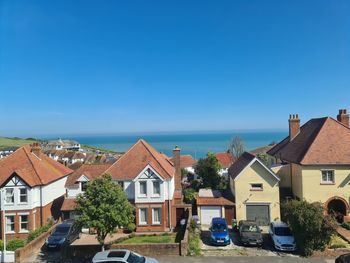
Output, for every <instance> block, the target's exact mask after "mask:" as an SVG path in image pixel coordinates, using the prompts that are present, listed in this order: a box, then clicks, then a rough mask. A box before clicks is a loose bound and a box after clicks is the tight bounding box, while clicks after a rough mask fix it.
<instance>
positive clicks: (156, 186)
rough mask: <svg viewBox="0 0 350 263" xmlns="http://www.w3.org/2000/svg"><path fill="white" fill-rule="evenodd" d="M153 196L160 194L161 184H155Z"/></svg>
mask: <svg viewBox="0 0 350 263" xmlns="http://www.w3.org/2000/svg"><path fill="white" fill-rule="evenodd" d="M153 194H156V195H159V194H160V184H159V182H153Z"/></svg>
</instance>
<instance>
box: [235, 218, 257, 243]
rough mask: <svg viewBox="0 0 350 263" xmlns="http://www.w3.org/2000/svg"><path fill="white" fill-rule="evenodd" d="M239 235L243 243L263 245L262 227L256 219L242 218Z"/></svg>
mask: <svg viewBox="0 0 350 263" xmlns="http://www.w3.org/2000/svg"><path fill="white" fill-rule="evenodd" d="M238 230H239V237H240V239H241V242H242V244H243V245H245V246H247V245H249V246H259V247H260V246H262V244H263V237H262V234H261V229H260V228H259V226H258V225H257V224H256V223H255V222H254V221H246V220H242V221H240V222H239V226H238Z"/></svg>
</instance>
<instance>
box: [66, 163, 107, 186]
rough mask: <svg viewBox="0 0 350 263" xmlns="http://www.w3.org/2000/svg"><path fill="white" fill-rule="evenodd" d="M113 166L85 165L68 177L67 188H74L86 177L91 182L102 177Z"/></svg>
mask: <svg viewBox="0 0 350 263" xmlns="http://www.w3.org/2000/svg"><path fill="white" fill-rule="evenodd" d="M110 166H111V165H110V164H83V165H82V166H80V167H79V168H78V169H77V170H76V171H74V172H73V173H72V174H71V175H70V176H68V179H67V182H66V187H72V186H74V184H75V183H76V181H77V180H78V179H79V178H80V177H81V176H82V175H85V176H86V177H87V178H89V180H90V181H92V180H93V179H95V178H96V177H98V176H100V175H102V174H103V173H104V172H105V171H106V170H107V169H108V168H109V167H110Z"/></svg>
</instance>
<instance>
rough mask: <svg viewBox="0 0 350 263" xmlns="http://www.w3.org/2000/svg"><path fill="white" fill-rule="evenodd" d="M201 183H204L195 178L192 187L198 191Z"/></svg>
mask: <svg viewBox="0 0 350 263" xmlns="http://www.w3.org/2000/svg"><path fill="white" fill-rule="evenodd" d="M201 184H202V183H201V182H200V181H199V180H198V179H194V180H193V181H192V182H191V187H192V188H193V189H194V190H196V191H198V190H199V188H200V187H201Z"/></svg>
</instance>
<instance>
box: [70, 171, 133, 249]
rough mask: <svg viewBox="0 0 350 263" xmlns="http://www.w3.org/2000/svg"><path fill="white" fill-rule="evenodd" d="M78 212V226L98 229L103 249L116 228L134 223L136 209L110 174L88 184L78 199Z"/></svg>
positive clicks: (98, 238) (98, 237)
mask: <svg viewBox="0 0 350 263" xmlns="http://www.w3.org/2000/svg"><path fill="white" fill-rule="evenodd" d="M76 212H77V214H78V215H79V217H78V219H77V223H78V224H80V225H85V226H87V227H89V228H94V229H96V231H97V240H98V242H99V243H100V244H101V245H102V249H103V246H104V240H105V238H106V236H107V235H108V234H112V233H113V232H114V230H115V228H116V227H126V226H127V225H128V224H129V223H133V222H134V207H133V206H132V205H131V204H130V203H129V201H128V199H127V196H126V194H125V193H124V191H123V189H122V188H121V186H120V185H119V184H116V183H115V182H113V181H112V177H111V176H110V175H108V174H104V175H102V176H101V177H99V178H97V179H95V180H94V181H92V182H89V183H88V186H87V189H86V191H85V193H84V194H82V195H79V196H78V197H77V207H76Z"/></svg>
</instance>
